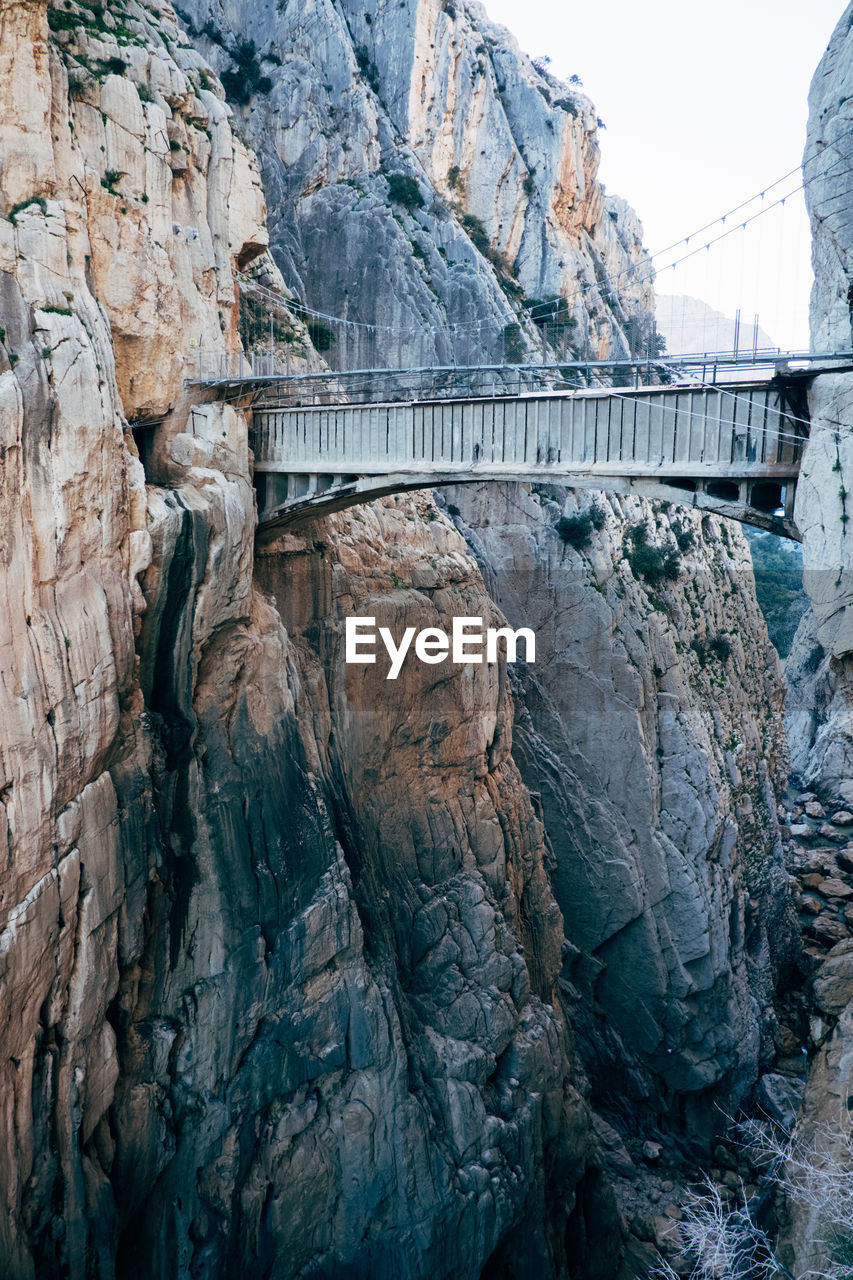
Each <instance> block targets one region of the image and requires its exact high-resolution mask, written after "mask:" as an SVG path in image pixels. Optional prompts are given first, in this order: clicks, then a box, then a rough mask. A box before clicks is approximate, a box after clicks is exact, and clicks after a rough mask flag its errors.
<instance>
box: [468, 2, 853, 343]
mask: <svg viewBox="0 0 853 1280" xmlns="http://www.w3.org/2000/svg"><path fill="white" fill-rule="evenodd" d="M484 3H485V6H486V9H487V10H488V12H489V15H490V16H491V17H492V18H493V19H494V20H495V21H497V22H501V23H503V24H504V25H505V26H507V27H509V28H510V30H511V31H512V32H513V34H514V35H515V36H516V38H517V39H518V41H519V43H520V45H521V47H522V48H523V49H524V50H525V52H526V53H529V54H530V55H531V56H532V57H538V56H540V55H542V54H546V55H548V56H549V57H550V59H551V67H550V69H551V71H552V72H554V74H556V75H558V76H561V77H563V78H565V79H568V77H569V76H570V75H573V74H576V75H579V76H580V77H581V79H582V81H583V86H584V91H585V92H586V93H587V94H589V96H590V97H591V98H592V100H593V101H594V103H595V105H596V109H597V111H598V114H599V116H600V117H601V118H602V119H603V120H604V122H605V123H606V125H607V129H606V130H605V131H602V132H601V133H600V142H601V151H602V159H601V169H600V176H601V178H602V180H603V181H604V183H605V184H606V186H607V189H608V190H609V191H612V192H614V193H616V194H618V195H622V196H624V197H625V198H626V199H627V200H628V201H629V202H630V203H631V204H632V205H633V206H634V208H635V209H636V210H637V212H638V213H639V215H640V218H641V219H642V222H643V226H644V230H645V243H646V246H647V247H648V248H649V249H650V250H651V251H653V252H654V251H656V250H658V249H662V248H665V247H666V246H668V245H669V244H670V243H671V242H672V241H674V240H678V239H680V238H682V237H684V236H685V235H687V234H689V233H690V232H693V231H695V230H697V229H698V228H699V227H701V226H702V225H703V224H704V223H706V222H710V221H711V219H712V218H715V217H717V216H718V215H720V214H722V213H724V212H726V210H728V209H731V208H732V207H733V206H735V205H737V204H738V203H740V201H742V200H745V199H747V198H748V197H750V196H752V195H753V194H755V193H756V192H758V191H760V190H761V188H762V187H765V186H769V184H770V183H772V182H774V181H775V180H776V179H777V178H779V177H781V176H782V174H784V173H786V172H787V171H788V170H790V169H793V168H794V167H795V166H797V165H799V163H800V161H801V159H802V153H803V148H804V145H805V130H806V119H807V114H808V111H807V95H808V88H809V82H810V80H811V77H812V75H813V74H814V71H815V68H816V67H817V64H818V62H819V60H820V57H821V54H822V53H823V51H824V49H825V48H826V45H827V43H828V41H829V37H830V35H831V34H832V30H833V28H834V26H835V24H836V22H837V21H838V19H839V18H840V17H841V14H842V13H843V12H844V9H845V7H846V6H845V4H844V0H716V3H714V4H713V5H710V4H708V3H702V4H699V3H696V0H692V2H691V0H646V3H639V0H603V2H599V3H597V4H596V3H590V0H584V3H578V2H577V0H568V3H559V0H524V3H523V4H520V3H519V2H518V0H484ZM797 181H798V180H797V179H794V180H791V181H790V183H789V185H788V188H787V189H792V188H793V187H795V186H796V185H797ZM785 190H786V188H783V187H780V188H778V189H777V191H775V192H774V193H773V194H772V195H768V196H767V197H766V198H765V199H766V202H767V203H770V201H771V200H772V199H774V198H776V196H778V195H781V194H784V191H785ZM757 207H758V206H755V207H754V208H757ZM753 211H754V209H750V210H747V211H746V212H753ZM742 217H743V215H741V220H742ZM733 221H736V219H730V220H729V221H728V222H727V224H726V226H730V225H731V224H732V222H733ZM720 230H721V228H720V227H715V228H712V229H711V231H709V232H707V233H705V235H704V236H703V237H702V239H703V240H704V239H707V238H709V237H710V236H712V235H716V234H719V232H720ZM694 243H697V244H698V243H701V241H696V242H694ZM691 247H692V244H691ZM809 252H810V247H809V231H808V221H807V219H806V215H805V210H804V206H803V197H802V194H800V195H798V196H795V197H794V198H793V199H791V200H789V201H787V202H786V204H785V206H784V207H783V208H781V209H779V210H777V211H772V212H769V213H767V214H766V215H764V216H763V217H761V218H759V219H757V221H756V222H755V224H754V225H753V226H750V227H748V228H747V229H746V230H745V231H738V232H736V233H735V234H734V235H732V236H730V237H729V238H728V239H727V240H726V241H724V242H723V243H722V244H721V245H720V246H717V247H716V248H713V249H711V250H709V251H707V252H704V251H703V253H701V254H699V255H697V257H696V258H694V259H693V260H692V261H691V262H690V263H684V264H682V265H681V266H679V267H677V268H676V269H675V270H670V271H666V272H661V273H660V274H659V276H658V281H657V288H658V291H659V292H661V293H687V294H692V295H694V296H696V297H700V298H702V299H703V300H704V301H706V302H707V303H709V304H710V305H711V306H713V307H715V308H716V309H718V310H720V311H724V312H726V313H728V314H730V315H733V314H734V312H735V310H736V309H737V308H738V307H740V308H741V312H742V318H743V323H744V324H748V325H750V326H751V324H752V318H753V316H754V314H755V313H756V312H758V313H759V316H760V323H761V326H762V328H764V329H765V330H767V332H768V333H769V334H771V336H772V337H773V340H774V341H775V342H776V343H778V344H779V345H780V346H783V347H790V348H807V347H808V293H809V289H810V287H811V268H810V264H809Z"/></svg>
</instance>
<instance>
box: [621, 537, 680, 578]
mask: <svg viewBox="0 0 853 1280" xmlns="http://www.w3.org/2000/svg"><path fill="white" fill-rule="evenodd" d="M628 542H629V546H628V549H627V551H626V552H625V559H626V560H627V561H628V563H629V565H630V566H631V572H632V573H633V575H634V577H635V578H643V579H644V580H645V581H646V582H648V583H649V584H650V585H651V586H656V585H657V584H658V583H661V582H675V581H676V580H677V578H678V575H679V573H680V572H681V556H680V555H679V554H678V551H677V550H676V549H675V547H658V546H655V545H654V544H653V543H651V542H649V530H648V526H647V525H645V524H637V525H634V526H633V527H632V528H631V529H629V530H628Z"/></svg>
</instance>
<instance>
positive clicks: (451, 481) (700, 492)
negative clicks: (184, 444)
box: [255, 464, 800, 542]
mask: <svg viewBox="0 0 853 1280" xmlns="http://www.w3.org/2000/svg"><path fill="white" fill-rule="evenodd" d="M774 471H776V472H777V473H776V474H772V475H768V474H767V468H766V467H763V468H762V469H761V472H760V474H758V475H749V474H747V475H743V474H739V475H730V476H725V477H721V476H719V475H714V476H710V477H709V476H707V475H704V476H703V475H701V474H693V475H690V474H687V475H684V474H681V475H679V474H675V473H673V474H661V475H660V477H659V478H655V479H652V478H650V477H649V476H648V475H631V474H625V473H624V471H623V472H622V473H621V474H619V473H616V472H614V474H612V475H609V474H604V473H603V471H602V469H601V467H600V466H599V467H597V468H596V471H595V474H594V475H593V474H589V473H586V474H584V472H583V471H564V470H563V469H561V468H556V467H554V466H549V465H544V466H540V467H535V468H525V469H524V470H523V471H521V470H517V471H511V470H509V469H504V468H494V467H486V466H483V467H482V468H471V467H468V468H466V469H464V470H463V469H462V468H460V469H459V470H454V469H453V468H448V469H446V470H435V471H432V470H430V471H417V472H416V471H408V470H401V471H398V472H395V473H394V474H390V475H389V474H383V475H359V476H344V475H324V474H321V473H316V472H314V473H295V472H291V473H287V474H283V473H282V472H280V471H274V470H272V469H269V470H268V469H266V468H264V466H263V464H260V465H259V466H258V467H257V468H256V471H255V486H256V488H257V491H258V511H259V517H260V520H259V528H258V534H259V536H260V537H262V538H264V537H271V536H275V534H276V533H277V532H278V531H280V530H283V529H286V528H293V529H295V528H297V527H298V526H299V525H301V524H304V523H306V522H307V521H310V520H313V519H318V518H321V517H323V516H326V515H329V514H330V513H332V512H334V511H342V510H344V509H345V508H347V507H352V506H357V505H359V504H361V503H365V502H372V501H373V500H374V499H376V498H382V497H386V496H387V495H389V494H394V493H409V492H412V491H414V490H418V489H434V488H441V487H443V486H447V485H459V484H482V483H485V482H503V483H507V482H517V483H522V484H540V485H541V484H550V485H561V486H563V487H565V488H567V489H588V490H596V491H604V492H607V493H616V494H622V495H626V494H629V495H634V496H635V497H642V498H652V499H657V500H658V501H668V502H671V503H673V504H674V505H678V506H683V507H693V508H697V509H699V510H702V511H711V512H714V513H715V514H716V515H720V516H725V517H727V518H728V519H730V520H737V521H739V522H740V523H741V524H748V525H753V526H755V527H756V528H758V529H764V530H766V531H768V532H770V533H775V534H777V535H779V536H781V537H785V538H792V539H794V540H796V541H798V542H799V541H800V533H799V531H798V529H797V527H796V525H795V524H794V521H793V518H792V514H793V508H794V494H795V489H796V479H797V474H796V471H795V470H794V469H793V468H788V467H779V468H778V469H774Z"/></svg>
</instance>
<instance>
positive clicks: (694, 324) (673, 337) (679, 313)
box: [655, 293, 777, 356]
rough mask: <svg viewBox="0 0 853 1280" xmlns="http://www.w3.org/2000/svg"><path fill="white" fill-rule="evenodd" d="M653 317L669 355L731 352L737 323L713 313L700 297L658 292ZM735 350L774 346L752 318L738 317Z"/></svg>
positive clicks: (721, 314)
mask: <svg viewBox="0 0 853 1280" xmlns="http://www.w3.org/2000/svg"><path fill="white" fill-rule="evenodd" d="M655 314H656V317H657V328H658V333H659V334H661V335H662V337H664V338H665V339H666V350H667V352H668V353H669V355H673V356H677V355H685V354H689V353H690V352H693V351H732V350H733V349H734V345H735V329H736V328H737V322H736V320H735V318H734V316H727V315H725V314H724V313H723V312H722V311H715V310H714V308H713V307H711V306H709V305H708V303H707V302H703V301H702V299H701V298H692V297H690V296H689V295H688V294H684V293H659V294H658V295H657V298H656V305H655ZM737 344H738V350H739V351H751V350H752V349H753V348H756V349H757V350H759V351H760V350H762V349H766V348H767V347H771V348H772V347H775V346H776V345H777V344H776V343H775V342H774V341H773V339H772V338H771V337H770V336H769V334H767V333H766V332H765V331H764V329H762V328H761V325H760V324H759V325H758V327H757V332H756V326H755V323H754V317H752V316H750V317H749V319H748V320H747V319H746V317H745V316H742V317H741V323H740V330H739V333H738V338H737Z"/></svg>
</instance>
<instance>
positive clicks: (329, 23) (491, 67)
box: [180, 0, 652, 367]
mask: <svg viewBox="0 0 853 1280" xmlns="http://www.w3.org/2000/svg"><path fill="white" fill-rule="evenodd" d="M180 11H181V13H182V14H184V15H185V17H186V19H187V22H188V24H189V27H190V30H191V31H192V32H193V33H194V34H195V35H196V38H198V39H199V40H200V42H201V44H202V46H203V47H204V48H205V50H206V51H207V52H208V54H209V56H210V57H211V59H212V61H213V62H214V65H215V66H216V67H217V69H219V70H220V71H221V72H223V73H224V74H226V75H227V74H228V73H229V72H234V69H235V67H237V68H238V69H239V71H238V74H242V72H243V69H244V68H245V67H248V68H249V72H250V74H249V76H248V78H247V79H246V82H245V92H244V93H243V94H242V95H241V96H242V98H243V102H244V105H242V106H240V107H238V108H236V110H237V112H238V115H239V117H240V120H241V125H242V127H243V128H244V129H245V130H246V133H247V136H248V137H249V138H250V139H251V141H252V143H253V145H254V146H255V148H256V150H257V152H258V156H259V160H260V163H261V167H262V171H263V175H264V186H265V189H266V192H267V197H268V200H269V204H270V231H271V238H272V243H273V251H274V254H275V256H276V259H277V261H278V262H279V264H280V266H281V268H282V271H283V273H284V277H285V279H286V280H287V282H288V283H289V284H290V285H292V286H293V287H294V288H295V289H296V290H297V292H298V293H299V295H300V297H301V298H302V300H303V301H305V302H306V303H308V305H310V306H313V307H319V308H320V309H321V310H323V311H327V312H330V313H331V314H333V315H335V316H345V317H347V318H348V319H351V320H354V321H359V322H361V323H362V324H368V325H377V326H380V327H379V328H378V329H377V330H375V331H373V330H367V331H365V330H357V329H346V328H341V329H340V330H339V331H338V330H336V349H335V351H334V352H332V353H330V358H332V359H333V360H334V359H337V358H340V359H342V360H344V359H346V360H349V361H354V360H355V359H359V360H360V361H362V365H361V367H364V365H363V362H364V361H365V360H370V359H371V358H373V359H375V360H376V361H377V362H378V363H383V362H384V361H386V360H391V361H393V362H396V360H397V359H398V358H400V359H401V360H402V361H403V362H404V363H406V364H410V365H411V364H414V365H417V364H422V363H423V364H427V363H428V364H436V363H437V364H448V363H453V362H454V361H455V362H458V363H467V362H469V361H480V360H482V358H483V356H484V355H485V356H486V357H487V358H490V359H492V360H502V359H503V357H504V353H505V351H507V350H508V349H509V350H510V351H511V352H512V351H515V352H516V354H515V355H514V356H513V355H512V354H511V357H510V358H514V359H519V358H520V357H521V355H522V353H523V352H524V351H525V350H527V351H530V350H534V351H538V350H540V349H541V343H542V336H541V331H540V330H539V329H537V327H536V325H535V324H533V323H531V321H530V314H531V312H530V308H529V306H526V305H525V298H526V299H527V301H528V302H529V301H530V300H534V299H542V298H548V297H552V296H555V295H560V296H561V297H564V298H566V299H568V309H569V313H570V319H571V324H570V325H569V326H567V327H565V328H564V330H563V331H562V333H561V334H560V335H558V337H557V339H556V340H557V341H558V342H559V343H560V345H561V351H562V354H564V355H566V354H569V351H570V350H571V351H575V352H577V353H580V354H584V355H586V356H588V357H591V358H598V357H600V356H601V357H604V356H607V355H609V354H610V353H616V354H627V353H628V351H629V350H630V349H632V348H637V349H640V350H645V339H646V334H647V329H648V326H649V324H650V317H651V315H652V304H651V296H652V295H651V288H652V286H651V272H650V269H649V266H648V261H647V258H646V255H645V251H644V249H643V247H642V239H641V231H640V228H639V224H638V222H637V219H636V216H635V215H634V213H633V211H632V210H631V209H629V207H628V206H627V205H626V204H625V203H624V201H620V200H618V199H611V198H607V197H605V194H604V191H603V189H602V188H601V186H600V185H599V183H598V181H597V179H596V172H597V168H598V154H599V152H598V142H597V125H596V116H595V113H594V109H593V106H592V104H591V103H590V101H589V100H588V99H587V98H586V97H584V95H583V94H582V93H580V92H578V91H577V90H576V89H574V88H572V87H571V86H568V85H565V84H562V83H560V82H559V81H557V80H555V79H554V78H553V77H551V76H550V75H549V74H548V73H547V70H538V69H537V68H536V67H534V66H533V65H532V64H531V62H530V61H529V59H528V58H527V57H525V56H524V55H523V54H522V53H521V52H520V50H519V49H518V46H517V45H516V43H515V41H514V40H513V38H512V37H511V36H510V35H509V33H508V32H507V31H505V30H504V29H503V28H500V27H497V26H495V25H494V24H493V23H492V22H490V21H489V19H488V17H487V15H486V13H485V11H484V9H483V8H482V6H480V5H478V4H471V3H467V2H463V0H460V2H459V3H458V4H448V3H442V2H441V0H404V3H402V4H400V5H396V6H394V7H391V6H386V5H384V4H380V3H375V2H374V0H371V2H370V3H367V4H365V3H361V0H359V3H357V4H356V3H350V0H345V2H344V3H342V4H332V3H331V0H317V3H312V4H311V5H310V6H308V7H307V8H306V6H305V5H304V4H302V3H298V2H297V0H291V2H290V3H287V4H282V5H277V6H275V8H274V9H273V6H271V5H255V4H247V3H241V2H240V0H185V3H184V5H183V6H182V7H181V10H180ZM247 41H248V42H250V45H247V43H246V42H247ZM247 49H249V52H248V53H247V52H246V51H247ZM395 174H396V175H407V176H409V177H410V178H412V179H414V181H415V183H416V184H417V196H416V197H415V198H413V199H412V200H410V201H407V200H406V199H404V200H403V201H402V202H401V201H399V200H395V199H394V197H393V193H391V194H390V195H389V178H391V177H392V175H395ZM330 241H331V242H333V243H334V245H335V252H334V253H333V254H330V253H329V252H328V244H329V243H330ZM508 325H509V326H515V325H520V331H516V330H514V329H511V330H510V333H509V335H507V333H506V328H507V326H508ZM359 344H361V348H363V349H359ZM508 344H509V345H508ZM353 367H359V366H358V365H354V366H353Z"/></svg>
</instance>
